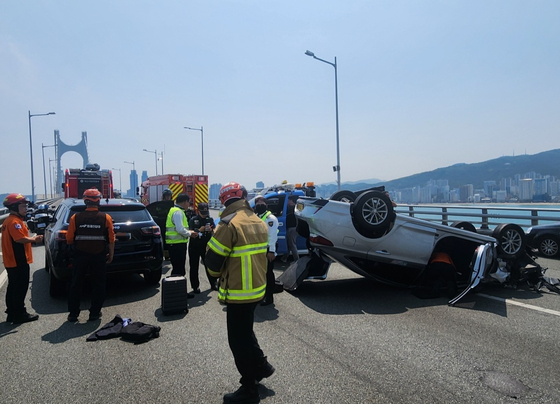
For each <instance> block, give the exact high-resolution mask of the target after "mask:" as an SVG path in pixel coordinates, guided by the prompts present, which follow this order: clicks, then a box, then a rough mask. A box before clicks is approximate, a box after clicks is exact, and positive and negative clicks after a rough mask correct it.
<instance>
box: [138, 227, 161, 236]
mask: <svg viewBox="0 0 560 404" xmlns="http://www.w3.org/2000/svg"><path fill="white" fill-rule="evenodd" d="M140 230H141V231H142V233H144V234H151V235H152V236H161V229H160V228H159V226H150V227H142V228H141V229H140Z"/></svg>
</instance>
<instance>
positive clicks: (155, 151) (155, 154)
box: [142, 149, 158, 175]
mask: <svg viewBox="0 0 560 404" xmlns="http://www.w3.org/2000/svg"><path fill="white" fill-rule="evenodd" d="M142 151H145V152H148V153H154V157H155V158H156V175H158V174H157V161H158V153H157V149H156V150H148V149H142Z"/></svg>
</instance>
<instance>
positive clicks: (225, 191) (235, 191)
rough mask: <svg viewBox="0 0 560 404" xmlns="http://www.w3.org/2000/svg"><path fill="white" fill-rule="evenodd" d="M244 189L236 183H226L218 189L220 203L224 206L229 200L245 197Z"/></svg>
mask: <svg viewBox="0 0 560 404" xmlns="http://www.w3.org/2000/svg"><path fill="white" fill-rule="evenodd" d="M246 192H247V191H246V190H245V187H244V186H243V185H241V184H239V183H237V182H228V183H227V184H226V185H224V186H222V188H220V202H221V203H222V204H223V205H225V204H226V202H227V201H229V200H230V199H239V198H242V197H243V196H245V193H246Z"/></svg>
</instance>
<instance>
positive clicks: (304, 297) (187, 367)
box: [0, 246, 560, 404]
mask: <svg viewBox="0 0 560 404" xmlns="http://www.w3.org/2000/svg"><path fill="white" fill-rule="evenodd" d="M33 251H34V257H35V263H34V264H33V265H32V276H31V284H30V292H29V294H28V299H29V302H28V307H29V308H30V309H31V310H32V311H34V312H37V313H38V314H39V315H40V318H39V320H38V321H36V322H33V323H28V324H22V325H10V324H8V323H6V322H1V323H0V361H1V363H2V366H0V383H1V384H0V385H1V386H2V387H1V394H0V396H1V399H0V400H1V402H2V403H4V404H7V403H26V404H31V403H57V404H60V403H108V402H112V403H122V402H135V403H221V402H222V396H223V394H224V393H228V392H231V391H234V390H235V389H237V387H238V380H239V375H238V373H237V370H236V368H235V365H234V363H233V359H232V356H231V353H230V350H229V347H228V344H227V338H226V327H225V311H224V307H223V306H221V305H220V304H219V303H218V301H217V298H216V292H210V291H209V288H208V283H207V281H206V279H205V277H204V276H201V282H202V290H203V292H202V293H201V294H200V295H197V297H196V298H195V299H192V300H190V307H191V309H190V312H189V313H188V314H187V315H172V316H163V315H162V313H161V311H160V308H159V306H160V294H159V287H158V286H147V285H146V284H145V283H144V282H143V279H142V277H141V276H139V275H130V276H128V275H127V276H118V277H110V278H109V288H108V297H107V300H106V304H105V307H104V309H103V318H102V319H101V320H100V321H96V322H87V321H86V320H87V311H83V312H82V314H81V316H80V322H79V324H71V323H68V322H66V317H67V314H68V313H67V310H66V300H65V299H64V298H62V299H53V298H50V297H49V295H48V276H47V273H46V272H45V270H44V269H43V266H44V265H43V263H44V252H43V248H42V247H41V246H38V247H35V248H34V249H33ZM540 262H541V264H542V265H544V266H548V267H549V268H551V269H550V270H549V274H550V275H551V276H555V277H559V276H560V262H559V261H549V260H541V261H540ZM285 265H286V264H282V263H281V262H279V263H277V269H276V272H277V274H280V273H281V272H282V266H284V267H285ZM169 270H170V268H169V265H166V266H165V268H164V271H165V272H166V273H168V272H169ZM2 271H3V269H2ZM3 273H4V275H5V272H3ZM4 278H5V276H4V277H3V278H2V276H1V275H0V279H4ZM5 293H6V284H5V282H3V285H2V287H1V289H0V299H1V300H0V301H2V302H4V297H5ZM446 303H447V301H446V299H445V298H438V299H425V300H422V299H418V298H416V297H414V296H413V295H412V294H411V293H410V292H409V291H407V290H402V289H396V288H391V287H387V286H383V285H379V284H376V283H373V282H371V281H368V280H366V279H363V278H361V277H359V276H357V275H355V274H353V273H352V272H350V271H349V270H347V269H346V268H344V267H341V266H340V265H337V264H335V265H333V266H332V267H331V271H330V274H329V278H327V280H325V281H309V282H305V283H304V284H303V285H302V286H301V287H300V288H299V289H298V290H297V291H296V292H295V293H293V294H290V293H288V292H283V293H280V294H276V295H275V305H273V306H267V307H259V308H258V309H257V313H256V324H255V332H256V335H257V337H258V339H259V342H260V344H261V347H262V348H263V350H264V352H265V354H266V355H267V356H268V359H269V361H270V362H271V363H272V364H273V365H274V366H275V367H276V373H275V374H274V375H273V376H272V377H270V378H269V379H265V380H263V382H262V384H261V386H260V387H259V391H260V395H261V402H262V403H266V404H278V403H289V404H294V403H321V404H326V403H333V404H341V403H383V404H390V403H407V404H413V403H423V404H424V403H430V404H432V403H445V404H450V403H477V404H480V403H491V404H495V403H531V404H533V403H558V402H560V377H558V376H559V369H560V349H559V348H560V343H559V339H560V336H559V333H558V330H559V325H560V295H556V294H552V293H549V292H546V291H543V292H542V293H541V294H537V293H535V292H533V291H530V290H528V289H526V288H524V287H521V288H518V289H504V288H501V287H487V288H486V289H484V290H483V291H482V292H481V293H479V294H470V295H468V296H467V297H466V298H465V299H464V301H462V302H460V304H459V305H457V306H456V307H448V306H447V304H446ZM87 304H89V295H88V294H87V293H86V296H85V299H84V302H83V307H88V306H87ZM0 306H1V307H2V308H3V307H4V306H3V304H2V305H0ZM116 314H120V315H121V316H123V317H130V318H132V319H133V320H134V321H143V322H145V323H149V324H154V325H159V326H160V327H161V336H160V337H159V338H158V339H154V340H151V341H149V342H147V343H144V344H140V345H134V344H132V343H128V342H125V341H122V340H120V339H112V340H105V341H96V342H86V337H87V336H89V335H90V334H91V333H93V332H94V331H96V330H97V329H99V328H100V327H101V326H102V325H103V324H105V323H106V322H108V321H109V320H111V319H112V318H113V317H114V316H115V315H116Z"/></svg>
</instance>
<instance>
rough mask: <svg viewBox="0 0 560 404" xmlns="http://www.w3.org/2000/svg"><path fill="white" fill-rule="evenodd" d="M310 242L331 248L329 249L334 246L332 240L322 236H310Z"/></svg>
mask: <svg viewBox="0 0 560 404" xmlns="http://www.w3.org/2000/svg"><path fill="white" fill-rule="evenodd" d="M309 241H311V242H312V243H315V244H321V245H326V246H329V247H333V246H334V244H333V243H332V242H331V241H330V240H327V239H326V238H324V237H321V236H310V237H309Z"/></svg>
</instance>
